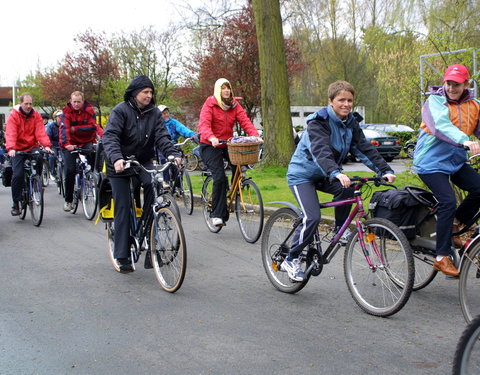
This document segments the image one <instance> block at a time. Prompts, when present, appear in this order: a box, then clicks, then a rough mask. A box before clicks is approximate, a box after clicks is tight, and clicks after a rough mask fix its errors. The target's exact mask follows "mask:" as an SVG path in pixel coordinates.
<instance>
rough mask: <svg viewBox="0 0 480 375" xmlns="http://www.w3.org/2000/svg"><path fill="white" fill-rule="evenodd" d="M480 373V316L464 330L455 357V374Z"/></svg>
mask: <svg viewBox="0 0 480 375" xmlns="http://www.w3.org/2000/svg"><path fill="white" fill-rule="evenodd" d="M467 374H480V316H477V317H476V318H475V319H474V320H473V321H472V322H471V323H470V324H469V325H468V326H467V328H466V329H465V331H463V333H462V336H461V337H460V340H459V341H458V344H457V349H456V351H455V357H454V359H453V375H467Z"/></svg>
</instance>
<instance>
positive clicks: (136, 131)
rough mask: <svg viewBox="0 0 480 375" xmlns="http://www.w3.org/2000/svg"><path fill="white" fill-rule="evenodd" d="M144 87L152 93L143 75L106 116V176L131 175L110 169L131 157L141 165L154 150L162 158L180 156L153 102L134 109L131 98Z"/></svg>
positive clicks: (130, 172) (153, 154) (133, 101)
mask: <svg viewBox="0 0 480 375" xmlns="http://www.w3.org/2000/svg"><path fill="white" fill-rule="evenodd" d="M147 87H149V88H151V89H152V90H154V87H153V83H152V81H151V80H150V79H149V78H148V77H147V76H144V75H140V76H136V77H135V78H134V79H133V80H132V82H131V83H130V85H129V86H128V88H127V89H126V90H125V95H124V100H125V101H124V102H122V103H120V104H117V105H116V106H115V108H113V110H112V113H111V114H110V117H109V119H108V123H107V127H106V129H105V132H104V134H103V146H104V150H105V155H106V161H107V175H108V176H109V177H117V176H130V175H132V174H133V173H134V171H131V170H125V171H124V172H122V173H116V172H115V169H114V168H113V164H114V163H115V161H117V160H119V159H126V158H127V157H128V156H135V158H136V159H137V160H138V161H139V162H140V163H141V164H143V165H145V164H147V163H150V162H151V161H152V159H153V157H154V156H155V152H154V147H157V149H158V150H159V151H160V152H161V153H162V154H164V155H166V156H169V155H175V156H180V153H179V152H178V151H177V150H176V149H175V147H174V145H173V143H172V142H171V140H170V136H169V134H168V131H167V129H166V128H165V124H164V121H163V119H162V114H161V112H160V110H159V109H158V108H157V107H156V106H155V102H154V100H153V99H152V101H151V103H150V104H148V105H147V106H145V107H144V108H139V107H138V106H137V103H136V101H135V98H134V96H135V95H136V94H137V93H138V92H139V91H140V90H142V89H144V88H147ZM154 92H155V91H154Z"/></svg>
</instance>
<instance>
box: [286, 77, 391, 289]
mask: <svg viewBox="0 0 480 375" xmlns="http://www.w3.org/2000/svg"><path fill="white" fill-rule="evenodd" d="M354 95H355V90H354V88H353V86H352V85H351V84H350V83H348V82H345V81H336V82H334V83H332V84H331V85H330V86H329V87H328V104H329V105H328V106H327V107H325V108H322V109H320V110H319V111H318V112H316V113H314V114H312V115H310V116H308V117H307V130H306V131H305V132H304V133H303V134H302V137H301V138H300V141H299V143H298V145H297V148H296V150H295V153H294V154H293V156H292V159H291V161H290V164H289V165H288V171H287V182H288V186H289V187H290V189H291V190H292V192H293V194H294V195H295V198H296V200H297V201H298V204H299V205H300V208H301V210H302V212H303V220H302V223H301V224H300V225H299V226H298V227H297V230H296V232H295V234H294V238H293V241H292V248H291V249H290V252H289V254H288V256H287V258H285V260H284V261H283V262H282V269H284V270H285V271H287V273H288V276H289V277H290V278H291V279H292V280H295V281H302V280H303V278H304V276H305V274H304V272H303V270H302V269H301V266H300V260H299V259H298V256H299V255H300V253H301V252H302V250H303V248H304V247H305V246H306V245H307V244H309V243H310V242H311V240H312V238H313V235H314V234H315V230H316V228H317V227H318V224H319V223H320V206H319V201H318V196H317V190H320V191H323V192H325V193H329V194H333V196H334V198H333V200H334V201H340V200H344V199H347V198H350V197H353V188H352V187H350V183H351V181H350V179H349V178H348V176H347V175H345V174H343V173H342V162H343V160H345V158H346V156H347V155H348V153H349V152H351V153H353V154H354V155H355V156H356V157H357V158H358V159H360V160H361V161H362V162H363V163H364V164H365V165H367V166H368V167H369V168H371V169H372V170H374V171H375V172H377V173H380V174H382V175H383V177H385V178H386V179H387V180H388V181H389V182H393V181H394V180H395V175H394V174H393V170H392V169H391V168H390V166H389V165H388V164H387V163H386V162H385V160H384V159H383V158H382V156H381V155H380V154H379V153H378V151H377V150H376V149H375V148H374V147H373V145H372V144H371V143H370V142H368V141H367V140H366V138H365V136H364V135H363V132H362V130H361V129H360V126H359V124H358V123H359V122H360V121H362V120H363V118H362V117H361V116H360V115H359V114H358V113H351V111H352V108H353V97H354ZM350 208H351V206H341V207H336V208H335V229H334V231H337V230H338V229H339V228H340V227H341V226H342V225H343V223H344V222H345V220H346V219H347V217H348V214H349V213H350Z"/></svg>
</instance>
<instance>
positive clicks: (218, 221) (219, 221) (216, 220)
mask: <svg viewBox="0 0 480 375" xmlns="http://www.w3.org/2000/svg"><path fill="white" fill-rule="evenodd" d="M212 225H213V226H214V227H222V226H223V219H221V218H219V217H212Z"/></svg>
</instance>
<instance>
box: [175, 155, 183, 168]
mask: <svg viewBox="0 0 480 375" xmlns="http://www.w3.org/2000/svg"><path fill="white" fill-rule="evenodd" d="M175 164H176V165H177V166H178V167H179V168H181V167H182V165H183V159H182V158H180V157H178V156H177V157H176V158H175Z"/></svg>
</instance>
